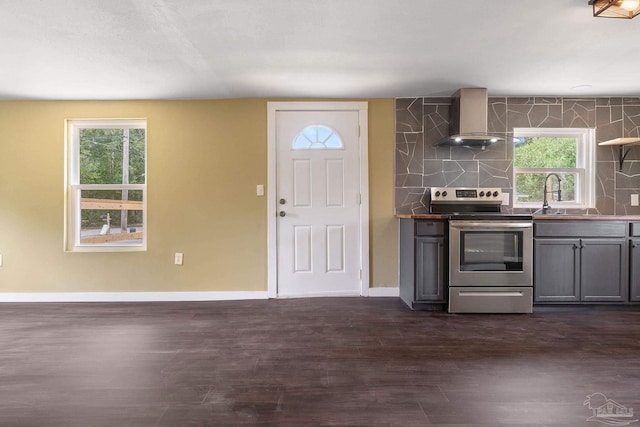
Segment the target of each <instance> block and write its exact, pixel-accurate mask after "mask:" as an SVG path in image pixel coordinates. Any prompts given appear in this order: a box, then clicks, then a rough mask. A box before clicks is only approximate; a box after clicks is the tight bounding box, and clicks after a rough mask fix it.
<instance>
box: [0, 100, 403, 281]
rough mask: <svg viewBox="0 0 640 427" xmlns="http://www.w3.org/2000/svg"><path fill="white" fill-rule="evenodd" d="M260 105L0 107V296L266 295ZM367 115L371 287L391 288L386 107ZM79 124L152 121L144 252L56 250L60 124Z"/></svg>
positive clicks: (379, 103)
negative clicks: (0, 259)
mask: <svg viewBox="0 0 640 427" xmlns="http://www.w3.org/2000/svg"><path fill="white" fill-rule="evenodd" d="M266 105H267V100H264V99H238V100H203V101H126V102H105V101H100V102H46V101H42V102H40V101H38V102H19V101H6V102H0V129H1V130H2V131H1V132H0V254H2V255H3V256H4V266H3V267H0V292H122V291H135V292H144V291H156V292H166V291H265V290H266V289H267V279H266V276H267V256H266V254H267V246H266V245H267V243H266V237H267V232H266V230H267V222H266V217H267V215H266V206H267V200H266V198H265V197H256V196H255V186H256V184H260V183H263V184H266V176H267V150H266V146H267V144H266V134H267V133H266V129H267V121H266ZM369 109H370V110H369V144H370V147H369V156H370V158H369V165H370V175H369V176H370V200H371V212H370V214H371V277H372V281H371V284H372V286H397V284H398V262H397V253H398V252H397V245H398V242H397V231H396V230H397V223H396V220H395V219H394V218H393V176H394V172H393V152H394V151H393V150H394V140H393V120H394V118H393V114H394V112H393V100H391V99H384V100H370V101H369ZM85 117H90V118H103V117H145V118H147V120H148V122H147V124H148V174H149V175H148V181H147V183H148V209H149V213H148V229H149V238H148V250H147V251H146V252H128V253H65V252H63V228H62V227H63V210H64V209H63V203H64V200H63V191H64V120H65V119H66V118H85ZM174 252H184V254H185V263H184V265H183V266H182V267H177V266H175V265H173V253H174Z"/></svg>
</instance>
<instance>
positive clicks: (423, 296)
mask: <svg viewBox="0 0 640 427" xmlns="http://www.w3.org/2000/svg"><path fill="white" fill-rule="evenodd" d="M415 242H416V281H415V288H416V289H415V299H416V301H444V289H445V285H444V265H445V262H444V256H445V253H444V237H416V241H415Z"/></svg>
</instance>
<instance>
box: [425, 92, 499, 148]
mask: <svg viewBox="0 0 640 427" xmlns="http://www.w3.org/2000/svg"><path fill="white" fill-rule="evenodd" d="M487 108H488V106H487V89H484V88H463V89H460V90H459V91H457V92H456V93H455V94H453V97H452V101H451V109H450V110H449V114H450V119H449V135H450V136H448V137H446V138H444V139H442V140H440V141H438V142H437V143H436V144H435V145H436V146H452V147H454V146H455V147H473V148H482V149H484V148H485V147H486V146H487V145H491V144H494V143H496V142H498V141H500V140H503V139H504V138H503V137H501V136H499V135H491V134H489V133H488V132H487V117H488V114H487Z"/></svg>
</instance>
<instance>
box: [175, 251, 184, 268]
mask: <svg viewBox="0 0 640 427" xmlns="http://www.w3.org/2000/svg"><path fill="white" fill-rule="evenodd" d="M183 256H184V255H183V254H182V252H176V256H175V260H174V262H175V264H176V265H182V260H183Z"/></svg>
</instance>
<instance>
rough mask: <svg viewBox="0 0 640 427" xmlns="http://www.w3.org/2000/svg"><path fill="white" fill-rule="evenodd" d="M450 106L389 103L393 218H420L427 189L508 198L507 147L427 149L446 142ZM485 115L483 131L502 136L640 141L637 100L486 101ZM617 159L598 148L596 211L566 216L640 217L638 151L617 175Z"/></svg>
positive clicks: (434, 101) (446, 102)
mask: <svg viewBox="0 0 640 427" xmlns="http://www.w3.org/2000/svg"><path fill="white" fill-rule="evenodd" d="M450 106H451V98H448V97H438V98H429V97H415V98H398V99H396V150H395V155H396V179H395V185H396V190H395V208H396V213H398V214H406V213H427V212H428V208H429V200H430V194H429V188H430V187H440V186H459V187H465V186H469V187H501V188H502V190H503V191H504V192H508V193H513V182H512V181H513V145H512V144H511V143H508V142H503V141H501V142H498V143H496V144H494V145H491V146H488V147H486V149H484V150H481V149H477V148H465V147H434V144H435V143H436V142H437V141H439V140H440V139H442V138H444V137H446V136H448V135H449V114H450ZM488 112H489V114H488V115H489V117H488V123H487V128H488V130H489V132H491V133H495V134H500V135H504V136H509V135H513V128H516V127H540V128H549V127H551V128H554V127H565V128H570V127H576V128H583V127H590V128H592V127H595V128H596V141H597V142H602V141H606V140H609V139H613V138H617V137H623V136H624V137H628V136H640V98H638V97H624V98H622V97H611V98H563V97H490V98H489V100H488ZM627 148H628V147H626V148H624V150H626V149H627ZM619 155H620V153H619V148H618V147H616V146H608V147H600V146H599V147H598V148H597V153H596V160H597V161H596V168H597V170H596V180H597V182H596V187H597V188H596V208H595V209H590V210H589V211H588V212H586V211H584V212H579V211H572V213H573V212H575V213H590V214H592V213H600V214H615V215H627V214H636V215H637V214H640V208H639V207H635V206H631V204H630V197H631V194H638V193H640V146H633V147H632V148H631V149H630V150H629V153H628V155H627V157H626V160H625V163H624V165H623V167H622V170H620V165H619V160H618V159H619ZM510 201H511V203H513V197H510ZM505 210H506V211H511V210H512V209H511V207H506V208H505Z"/></svg>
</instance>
